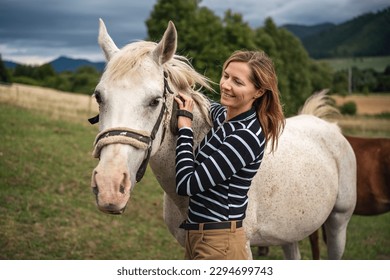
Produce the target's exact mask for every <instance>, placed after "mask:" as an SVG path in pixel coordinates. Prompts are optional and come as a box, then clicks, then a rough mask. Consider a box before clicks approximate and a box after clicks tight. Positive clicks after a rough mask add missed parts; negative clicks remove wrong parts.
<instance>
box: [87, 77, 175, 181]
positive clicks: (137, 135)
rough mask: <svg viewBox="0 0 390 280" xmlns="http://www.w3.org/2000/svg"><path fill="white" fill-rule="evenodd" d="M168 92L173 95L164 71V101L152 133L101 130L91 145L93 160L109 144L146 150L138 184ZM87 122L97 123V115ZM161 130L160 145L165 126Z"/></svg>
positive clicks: (163, 111) (137, 179)
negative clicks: (92, 146)
mask: <svg viewBox="0 0 390 280" xmlns="http://www.w3.org/2000/svg"><path fill="white" fill-rule="evenodd" d="M168 92H169V93H170V94H173V91H172V90H171V88H170V87H169V84H168V73H167V72H165V71H164V91H163V99H164V101H163V105H162V107H161V111H160V114H159V116H158V118H157V121H156V123H155V125H154V127H153V129H152V131H151V132H150V133H149V132H147V131H142V130H136V129H132V128H126V127H116V128H109V129H106V130H103V131H102V132H100V133H99V134H98V135H97V136H96V138H95V142H94V144H93V145H94V151H93V156H94V157H95V158H100V151H101V149H102V148H103V147H104V146H107V145H110V144H127V145H130V146H133V147H135V148H137V149H143V150H146V157H145V159H144V160H143V162H142V164H141V166H140V167H139V169H138V171H137V174H136V181H137V183H138V182H140V181H141V179H142V178H143V176H144V174H145V171H146V167H147V166H148V163H149V159H150V154H151V152H152V144H153V140H154V139H155V138H156V134H157V132H158V129H159V128H160V125H161V122H162V120H163V118H164V114H165V112H166V110H167V106H166V104H165V102H166V97H167V94H168ZM88 121H89V122H90V123H91V124H96V123H98V122H99V115H96V116H95V117H92V118H90V119H88ZM163 129H164V130H163V135H162V137H161V143H162V141H163V140H164V136H165V129H166V128H165V126H164V128H163Z"/></svg>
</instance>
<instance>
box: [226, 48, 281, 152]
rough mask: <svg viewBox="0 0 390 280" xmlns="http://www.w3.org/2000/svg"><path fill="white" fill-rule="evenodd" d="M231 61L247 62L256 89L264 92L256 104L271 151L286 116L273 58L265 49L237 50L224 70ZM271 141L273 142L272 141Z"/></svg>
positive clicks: (274, 147)
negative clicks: (281, 101)
mask: <svg viewBox="0 0 390 280" xmlns="http://www.w3.org/2000/svg"><path fill="white" fill-rule="evenodd" d="M231 62H245V63H247V64H248V66H249V68H250V69H251V76H250V77H249V79H250V80H251V81H252V83H253V84H254V86H255V88H256V89H259V90H263V91H264V93H263V94H262V95H261V96H260V97H258V98H257V99H256V100H255V102H254V106H255V109H256V112H257V116H258V118H259V121H260V124H261V127H262V129H263V131H264V134H265V138H266V141H267V143H268V144H271V151H272V152H274V151H275V150H276V148H277V146H278V139H279V136H280V134H281V133H282V131H283V129H284V126H285V117H284V114H283V109H282V105H281V103H280V98H279V95H280V93H279V89H278V78H277V76H276V72H275V69H274V65H273V62H272V60H271V59H270V58H269V57H268V56H267V55H266V54H265V53H264V52H263V51H235V52H234V53H233V54H232V55H231V56H230V57H229V58H228V59H227V60H226V61H225V63H224V65H223V71H224V70H225V69H226V67H227V66H228V65H229V63H231ZM270 142H271V143H270Z"/></svg>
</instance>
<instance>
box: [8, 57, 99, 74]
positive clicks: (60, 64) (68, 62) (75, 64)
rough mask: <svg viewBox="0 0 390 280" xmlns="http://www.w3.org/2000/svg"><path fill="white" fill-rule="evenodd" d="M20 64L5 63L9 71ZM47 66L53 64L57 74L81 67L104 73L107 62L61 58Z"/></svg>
mask: <svg viewBox="0 0 390 280" xmlns="http://www.w3.org/2000/svg"><path fill="white" fill-rule="evenodd" d="M18 64H20V63H15V62H12V61H6V60H5V61H4V65H5V67H7V68H9V69H13V68H15V67H16V65H18ZM47 64H51V65H52V67H53V69H54V71H56V72H57V73H60V72H64V71H71V72H74V71H76V70H77V68H79V67H81V66H92V67H95V68H96V70H97V71H99V72H103V70H104V67H105V62H91V61H89V60H86V59H73V58H69V57H66V56H60V57H58V58H56V59H54V60H52V61H50V62H48V63H47Z"/></svg>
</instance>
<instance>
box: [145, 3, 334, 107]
mask: <svg viewBox="0 0 390 280" xmlns="http://www.w3.org/2000/svg"><path fill="white" fill-rule="evenodd" d="M199 3H200V1H196V0H185V1H183V0H171V1H170V0H158V1H157V3H156V4H155V6H154V9H153V11H152V12H151V14H150V17H149V18H148V20H147V21H146V25H147V28H148V37H149V38H148V39H149V40H154V41H157V40H159V39H160V38H161V36H162V34H163V32H164V31H165V29H166V26H167V23H168V21H169V20H172V21H173V22H174V23H175V25H176V28H177V31H178V37H179V38H178V53H179V54H181V55H184V56H187V57H189V58H191V63H192V65H193V66H194V68H195V69H196V70H197V71H198V72H200V73H202V74H204V75H206V76H208V77H209V78H211V79H212V80H213V81H215V82H218V81H219V79H220V76H221V70H222V65H223V63H224V61H225V60H226V59H227V58H228V57H229V56H230V54H231V53H232V52H233V51H235V50H238V49H246V50H258V49H261V50H264V51H265V52H266V53H267V54H268V55H269V56H270V57H271V58H272V60H273V61H274V64H275V68H276V72H277V75H278V79H279V89H280V92H281V96H282V102H283V103H284V104H285V113H286V115H292V114H296V113H297V111H298V109H299V107H300V106H302V104H303V103H304V101H305V100H306V98H307V97H308V96H309V95H310V94H311V93H312V91H313V86H312V80H313V83H315V84H316V85H319V84H320V82H319V80H318V76H314V75H312V73H311V71H312V70H314V71H316V70H318V71H319V72H321V73H325V72H326V71H325V68H324V67H320V66H318V67H315V66H313V64H312V62H311V61H310V59H309V56H308V54H307V52H306V51H305V49H304V47H303V45H302V44H301V42H300V41H299V40H298V39H297V38H296V37H295V36H294V35H293V34H291V33H290V32H288V31H287V30H285V29H282V28H278V27H277V26H276V25H275V24H274V22H273V21H272V19H271V18H268V19H266V21H265V24H264V27H261V28H257V29H255V30H253V29H252V28H251V27H250V26H249V25H248V24H247V23H246V22H244V21H243V18H242V16H241V15H240V14H238V13H234V12H232V11H231V10H227V11H226V12H225V14H224V17H223V19H220V18H219V17H218V16H216V15H215V14H214V13H213V12H212V11H210V10H209V9H208V8H206V7H199ZM326 77H328V73H327V74H326ZM216 88H217V86H216ZM211 97H212V98H214V99H216V98H217V97H216V96H211Z"/></svg>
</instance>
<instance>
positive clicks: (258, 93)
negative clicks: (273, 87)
mask: <svg viewBox="0 0 390 280" xmlns="http://www.w3.org/2000/svg"><path fill="white" fill-rule="evenodd" d="M264 93H265V89H264V88H261V89H259V90H257V92H256V95H255V97H254V99H257V98H259V97H261V96H263V94H264Z"/></svg>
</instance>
